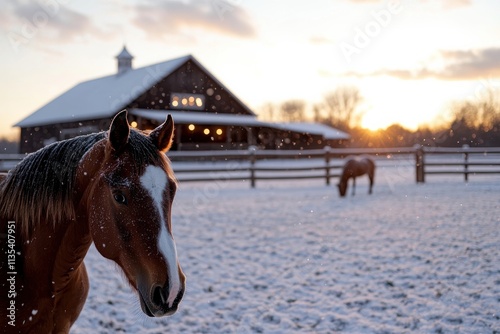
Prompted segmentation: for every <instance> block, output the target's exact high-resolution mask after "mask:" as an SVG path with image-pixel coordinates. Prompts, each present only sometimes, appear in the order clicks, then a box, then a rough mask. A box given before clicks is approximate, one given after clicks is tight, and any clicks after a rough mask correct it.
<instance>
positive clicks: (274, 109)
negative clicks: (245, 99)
mask: <svg viewBox="0 0 500 334" xmlns="http://www.w3.org/2000/svg"><path fill="white" fill-rule="evenodd" d="M362 102H363V96H362V95H361V92H360V91H359V89H357V88H356V87H349V86H345V87H339V88H338V89H336V90H335V91H332V92H331V93H328V94H326V95H325V96H324V99H323V101H321V102H319V103H316V104H313V105H312V108H311V109H312V110H311V111H312V117H311V116H309V117H308V116H307V114H306V106H307V105H306V103H305V102H304V101H302V100H289V101H285V102H283V103H282V104H281V105H273V104H270V103H269V104H266V105H265V106H264V107H263V108H262V110H261V114H262V115H263V116H264V117H265V118H267V119H268V120H272V121H283V122H303V121H314V122H318V123H322V124H326V125H329V126H332V127H334V128H337V129H339V130H342V131H345V132H347V133H349V134H350V135H351V141H350V142H349V144H348V145H349V146H350V147H410V146H414V145H424V146H441V147H461V146H463V145H469V146H470V147H486V146H497V147H498V146H500V89H493V88H489V89H487V90H485V91H484V92H483V93H482V94H481V95H480V96H476V97H475V98H474V99H468V100H462V101H454V102H453V103H452V104H451V106H450V117H449V120H448V121H442V122H440V124H434V125H433V126H420V127H419V128H418V129H417V130H414V131H412V130H409V129H406V128H404V127H403V126H401V125H399V124H393V125H391V126H389V127H387V128H386V129H382V130H378V131H370V130H368V129H364V128H363V127H362V126H361V121H362V118H363V111H362V110H361V105H362Z"/></svg>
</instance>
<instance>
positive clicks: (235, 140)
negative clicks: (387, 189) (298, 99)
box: [15, 47, 349, 153]
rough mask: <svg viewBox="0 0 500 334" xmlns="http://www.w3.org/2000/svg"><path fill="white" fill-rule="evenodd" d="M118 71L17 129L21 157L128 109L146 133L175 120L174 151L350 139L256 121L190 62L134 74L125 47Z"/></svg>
mask: <svg viewBox="0 0 500 334" xmlns="http://www.w3.org/2000/svg"><path fill="white" fill-rule="evenodd" d="M116 59H117V63H118V69H117V73H115V74H113V75H109V76H105V77H102V78H98V79H93V80H88V81H85V82H82V83H80V84H78V85H76V86H74V87H73V88H71V89H69V90H68V91H66V92H65V93H63V94H61V95H60V96H59V97H57V98H55V99H54V100H52V101H51V102H49V103H48V104H46V105H45V106H43V107H42V108H40V109H38V110H37V111H35V112H34V113H33V114H31V115H29V116H28V117H26V118H25V119H23V120H21V121H20V122H18V123H17V124H16V125H15V126H18V127H20V128H21V141H20V151H21V153H29V152H33V151H35V150H37V149H39V148H41V147H43V146H45V145H48V144H50V143H52V142H55V141H58V140H63V139H67V138H71V137H74V136H78V135H82V134H87V133H92V132H98V131H102V130H107V129H108V127H109V124H110V120H111V118H112V117H113V116H114V115H115V114H116V113H117V112H118V111H120V110H122V109H128V111H129V121H130V122H131V125H132V126H133V127H137V128H139V129H142V130H148V129H152V128H154V127H156V126H157V125H158V124H160V123H161V122H163V121H164V120H165V118H166V115H167V114H171V115H172V116H173V119H174V123H175V134H176V135H175V142H174V145H173V147H172V149H173V150H221V149H224V150H225V149H244V148H247V147H248V146H250V145H255V146H257V147H259V148H263V149H264V148H265V149H291V148H292V149H307V148H320V147H324V146H326V145H330V146H334V147H335V146H339V145H342V142H343V141H345V140H347V139H349V135H348V134H346V133H344V132H341V131H339V130H336V129H333V128H331V127H327V126H324V125H321V124H314V123H271V122H263V121H260V120H258V119H257V116H256V114H255V113H254V112H253V111H252V110H250V108H248V107H247V106H246V105H245V104H244V103H243V102H241V101H240V100H239V99H238V98H237V97H236V96H235V95H234V94H233V93H232V92H231V91H230V90H229V89H228V88H227V87H225V86H224V85H223V84H222V83H221V82H220V81H219V80H218V79H217V78H215V77H214V76H213V75H212V74H211V73H210V72H209V71H208V70H207V69H206V68H205V67H204V66H203V65H202V64H200V62H198V61H197V60H196V59H195V58H194V57H193V56H191V55H187V56H184V57H180V58H176V59H172V60H168V61H165V62H162V63H158V64H154V65H150V66H145V67H141V68H137V69H134V68H132V60H133V57H132V55H131V54H130V53H129V52H128V51H127V49H126V48H125V47H124V48H123V50H122V51H121V52H120V54H119V55H118V56H117V57H116Z"/></svg>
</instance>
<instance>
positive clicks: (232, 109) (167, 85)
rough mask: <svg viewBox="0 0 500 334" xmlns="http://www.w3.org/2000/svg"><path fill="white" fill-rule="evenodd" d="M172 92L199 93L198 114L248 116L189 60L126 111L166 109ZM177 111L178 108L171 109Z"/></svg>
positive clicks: (243, 108) (243, 109)
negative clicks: (201, 99)
mask: <svg viewBox="0 0 500 334" xmlns="http://www.w3.org/2000/svg"><path fill="white" fill-rule="evenodd" d="M172 93H188V94H201V95H204V96H205V107H204V109H203V110H192V109H186V110H189V111H201V112H213V113H226V114H235V115H252V113H251V112H249V111H248V109H247V108H246V107H245V106H244V105H242V104H241V103H240V102H239V101H238V100H236V99H235V98H233V96H232V95H231V94H230V93H228V92H227V91H226V90H225V89H224V88H223V87H222V86H220V85H219V84H217V82H215V81H214V80H213V79H212V78H211V77H210V76H209V75H208V74H206V73H205V72H204V71H203V70H202V69H201V68H200V67H199V66H198V65H196V64H195V63H194V62H192V61H187V62H186V63H185V64H184V65H182V66H181V67H179V68H178V69H177V70H176V71H174V72H173V73H172V74H170V75H169V76H167V77H166V78H164V79H162V80H161V81H160V82H158V83H157V84H156V85H154V86H153V87H151V89H149V90H148V91H147V92H146V93H144V94H142V95H141V96H140V97H139V98H137V99H136V100H134V101H133V102H132V103H130V104H129V105H128V108H141V109H150V110H151V109H152V110H170V109H173V108H171V106H170V99H171V94H172ZM175 110H179V111H181V110H182V109H175Z"/></svg>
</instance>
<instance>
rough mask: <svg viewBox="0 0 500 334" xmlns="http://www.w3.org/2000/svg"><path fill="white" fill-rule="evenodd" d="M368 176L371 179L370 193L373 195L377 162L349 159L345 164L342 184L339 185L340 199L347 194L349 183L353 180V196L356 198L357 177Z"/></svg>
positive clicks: (366, 159)
mask: <svg viewBox="0 0 500 334" xmlns="http://www.w3.org/2000/svg"><path fill="white" fill-rule="evenodd" d="M364 174H368V178H369V179H370V188H368V193H369V194H371V193H372V188H373V179H374V176H375V162H373V160H372V159H370V158H367V157H364V158H361V159H349V160H347V162H346V163H345V164H344V169H343V171H342V176H341V177H340V182H339V184H338V185H337V187H338V188H339V194H340V197H344V196H345V194H346V192H347V183H348V181H349V179H350V178H352V195H353V196H354V189H355V188H356V177H358V176H361V175H364Z"/></svg>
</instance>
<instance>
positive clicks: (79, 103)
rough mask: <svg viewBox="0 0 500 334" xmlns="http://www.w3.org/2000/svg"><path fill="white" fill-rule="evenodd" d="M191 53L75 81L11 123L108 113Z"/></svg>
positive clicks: (28, 124) (66, 119)
mask: <svg viewBox="0 0 500 334" xmlns="http://www.w3.org/2000/svg"><path fill="white" fill-rule="evenodd" d="M187 60H194V57H193V56H191V55H187V56H183V57H180V58H176V59H172V60H168V61H165V62H162V63H158V64H153V65H149V66H145V67H141V68H138V69H131V70H129V71H126V72H123V73H119V74H118V73H117V74H113V75H109V76H105V77H102V78H98V79H94V80H89V81H85V82H82V83H80V84H77V85H76V86H74V87H73V88H71V89H69V90H68V91H66V92H65V93H63V94H61V95H60V96H58V97H57V98H55V99H54V100H52V101H50V102H49V103H47V104H46V105H45V106H43V107H41V108H40V109H38V110H37V111H35V112H34V113H33V114H31V115H29V116H28V117H26V118H25V119H23V120H21V121H20V122H18V123H17V124H15V125H14V126H19V127H32V126H41V125H47V124H53V123H65V122H72V121H82V120H91V119H99V118H106V117H110V118H111V117H112V116H114V114H115V113H116V112H117V111H119V110H120V109H121V108H123V107H125V106H126V105H127V104H128V103H130V102H131V101H133V100H134V99H136V98H138V97H139V96H140V95H141V94H142V93H144V92H145V91H147V90H148V89H149V88H151V86H153V85H154V84H156V83H157V82H159V81H160V80H161V79H163V78H164V77H165V76H167V75H169V74H170V73H172V72H173V71H175V70H176V69H177V68H178V67H180V66H181V65H182V64H184V63H185V62H186V61H187ZM197 63H198V62H197Z"/></svg>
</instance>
